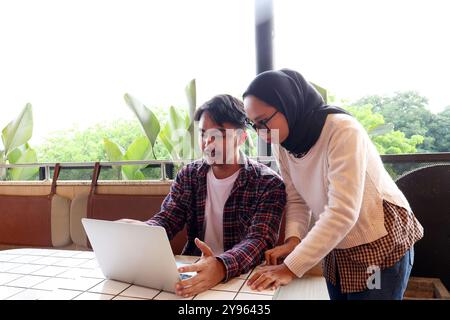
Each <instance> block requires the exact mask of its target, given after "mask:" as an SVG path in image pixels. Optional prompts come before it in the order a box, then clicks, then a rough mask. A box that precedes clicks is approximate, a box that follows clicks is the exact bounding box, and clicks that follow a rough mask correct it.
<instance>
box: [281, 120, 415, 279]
mask: <svg viewBox="0 0 450 320" xmlns="http://www.w3.org/2000/svg"><path fill="white" fill-rule="evenodd" d="M272 148H273V151H274V155H275V156H276V158H277V161H278V165H279V167H280V171H281V175H282V177H283V180H284V182H285V184H286V191H287V205H286V231H285V233H286V239H287V238H289V237H292V236H295V237H298V238H300V239H301V240H302V241H301V243H300V244H299V245H298V246H297V247H296V248H295V249H294V251H293V252H292V253H291V254H290V255H289V256H288V257H287V258H286V259H285V264H286V265H287V266H288V268H289V269H290V270H291V271H292V272H294V273H295V274H296V275H297V276H298V277H301V276H302V275H303V274H304V273H305V272H306V271H308V270H309V269H310V268H311V267H313V266H314V265H316V264H317V263H319V262H320V261H321V260H322V259H323V258H324V257H325V256H326V255H327V254H328V253H329V252H330V251H331V250H333V249H334V248H338V249H344V248H350V247H355V246H359V245H362V244H365V243H369V242H373V241H375V240H377V239H379V238H381V237H383V236H385V235H386V234H387V231H386V228H385V227H384V213H383V199H386V200H387V201H389V202H392V203H394V204H397V205H399V206H401V207H404V208H407V209H408V210H409V211H411V209H410V206H409V204H408V201H407V200H406V198H405V197H404V195H403V194H402V192H401V191H400V190H399V189H398V187H397V185H396V184H395V182H394V181H393V180H392V178H391V177H390V176H389V174H388V173H387V171H386V170H385V169H384V166H383V163H382V161H381V158H380V156H379V154H378V152H377V150H376V148H375V146H374V145H373V143H372V142H371V141H370V138H369V136H368V134H367V133H366V131H365V129H364V128H363V127H362V126H361V125H360V123H359V122H358V121H357V120H356V119H355V118H353V117H350V116H348V115H343V114H331V115H328V116H327V120H326V122H325V125H324V127H323V129H322V133H321V135H320V137H319V139H318V140H317V142H316V144H315V145H314V146H313V147H312V148H311V149H310V150H309V152H308V153H307V154H306V155H305V156H304V157H302V158H299V159H298V158H295V157H293V156H292V155H291V154H289V153H288V152H287V151H286V150H285V149H284V148H282V147H281V146H279V145H273V146H272ZM311 215H313V217H314V220H315V224H314V226H313V227H312V228H311V230H310V231H309V232H308V230H309V226H310V221H311Z"/></svg>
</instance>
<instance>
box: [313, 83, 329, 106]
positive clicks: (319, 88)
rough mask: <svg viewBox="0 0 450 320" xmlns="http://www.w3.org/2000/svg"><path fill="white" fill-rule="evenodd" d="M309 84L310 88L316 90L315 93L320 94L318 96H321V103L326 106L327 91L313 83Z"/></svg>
mask: <svg viewBox="0 0 450 320" xmlns="http://www.w3.org/2000/svg"><path fill="white" fill-rule="evenodd" d="M310 84H312V86H313V87H314V88H316V90H317V91H318V92H319V93H320V95H321V96H322V98H323V101H325V104H327V103H328V92H327V89H325V88H322V87H321V86H319V85H318V84H315V83H313V82H310Z"/></svg>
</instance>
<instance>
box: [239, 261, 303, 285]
mask: <svg viewBox="0 0 450 320" xmlns="http://www.w3.org/2000/svg"><path fill="white" fill-rule="evenodd" d="M296 277H297V276H296V275H295V273H293V272H292V271H291V270H289V268H288V267H287V266H286V265H285V264H284V263H282V264H280V265H277V266H267V267H261V268H259V269H258V271H256V272H255V273H254V274H253V276H252V277H251V278H250V279H249V280H248V282H247V284H248V286H249V287H250V288H251V289H252V290H258V291H261V290H265V289H272V290H275V289H277V288H278V287H279V286H284V285H286V284H288V283H289V282H291V281H292V280H293V279H294V278H296Z"/></svg>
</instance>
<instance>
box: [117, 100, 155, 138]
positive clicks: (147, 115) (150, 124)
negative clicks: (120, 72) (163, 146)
mask: <svg viewBox="0 0 450 320" xmlns="http://www.w3.org/2000/svg"><path fill="white" fill-rule="evenodd" d="M124 99H125V102H126V103H127V105H128V107H130V109H131V111H133V113H134V114H135V115H136V117H137V118H138V120H139V122H140V123H141V125H142V128H143V129H144V131H145V134H146V135H147V138H148V139H149V140H150V143H151V145H152V147H153V146H154V145H155V142H156V139H157V137H158V134H159V131H160V129H161V128H160V124H159V121H158V118H157V117H156V116H155V114H154V113H153V112H152V111H151V110H150V109H148V108H147V107H146V106H145V105H143V104H142V103H141V102H140V101H139V100H137V99H136V98H134V97H132V96H131V95H129V94H128V93H126V94H125V95H124Z"/></svg>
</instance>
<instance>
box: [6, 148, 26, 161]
mask: <svg viewBox="0 0 450 320" xmlns="http://www.w3.org/2000/svg"><path fill="white" fill-rule="evenodd" d="M25 151H26V147H25V145H21V146H20V147H17V148H14V150H11V151H10V152H9V153H8V156H7V158H8V162H9V163H12V164H14V163H17V161H19V159H20V157H21V156H22V154H23V153H24V152H25Z"/></svg>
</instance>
